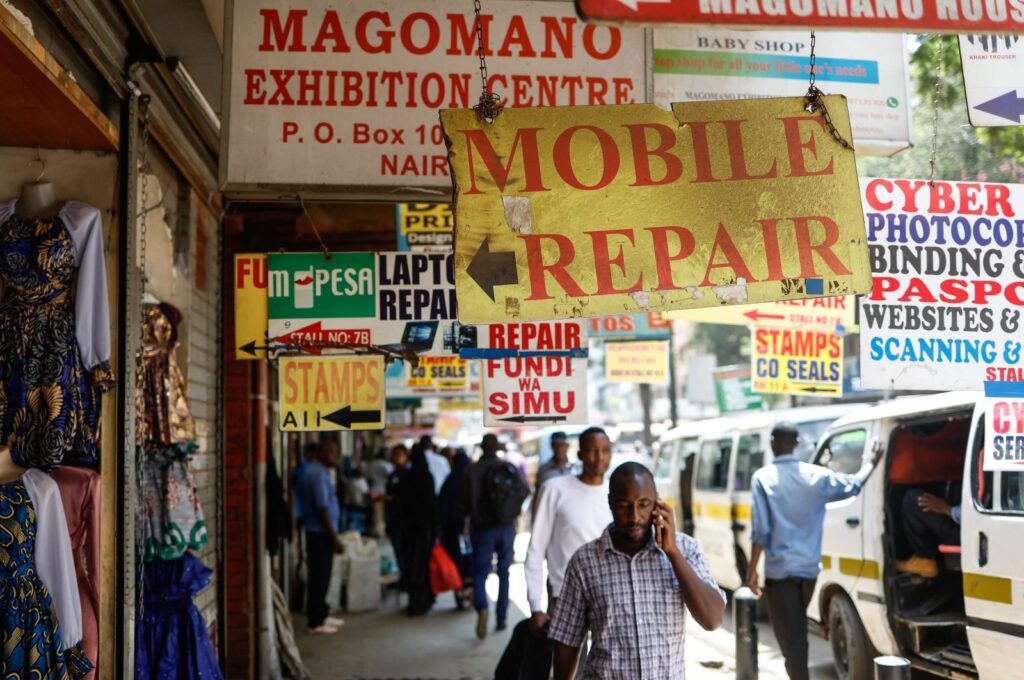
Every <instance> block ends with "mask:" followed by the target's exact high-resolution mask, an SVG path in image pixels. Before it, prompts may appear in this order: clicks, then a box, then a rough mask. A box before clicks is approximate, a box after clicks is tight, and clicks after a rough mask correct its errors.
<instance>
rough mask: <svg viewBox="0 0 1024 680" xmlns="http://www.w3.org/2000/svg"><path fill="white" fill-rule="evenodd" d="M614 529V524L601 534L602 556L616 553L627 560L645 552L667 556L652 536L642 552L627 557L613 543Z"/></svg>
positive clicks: (641, 549)
mask: <svg viewBox="0 0 1024 680" xmlns="http://www.w3.org/2000/svg"><path fill="white" fill-rule="evenodd" d="M614 528H615V524H614V523H612V524H609V525H608V526H607V527H605V530H604V531H603V532H602V533H601V538H600V541H601V553H602V554H604V553H608V552H612V553H615V554H617V555H622V556H623V557H626V558H629V559H634V558H635V557H636V556H637V555H641V554H643V553H645V552H648V551H651V550H653V551H655V552H659V553H661V554H665V551H664V550H662V549H661V546H660V545H658V544H657V543H656V542H655V541H654V536H653V535H652V536H650V537H648V539H647V543H645V544H644V547H642V548H640V550H639V551H637V553H636V555H633V556H632V557H631V556H629V555H627V554H626V553H624V552H622V551H621V550H619V549H618V548H616V547H615V544H614V543H613V542H612V529H614Z"/></svg>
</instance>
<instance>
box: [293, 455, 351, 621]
mask: <svg viewBox="0 0 1024 680" xmlns="http://www.w3.org/2000/svg"><path fill="white" fill-rule="evenodd" d="M337 465H338V444H337V442H334V441H322V442H320V447H319V449H317V455H316V460H314V461H312V462H310V463H309V465H307V466H306V469H305V471H304V472H303V473H302V480H301V482H300V483H299V490H300V493H299V499H300V503H301V506H302V507H301V509H302V528H303V530H304V531H305V532H306V565H307V574H308V577H307V585H306V623H307V625H308V626H309V632H310V633H312V634H313V635H330V634H331V633H336V632H338V628H339V627H340V626H341V625H342V624H344V621H342V620H341V619H336V618H334V617H333V616H329V614H330V611H331V610H330V608H329V607H328V606H327V588H328V586H329V585H330V582H331V568H332V567H333V565H334V554H335V553H340V552H341V550H342V545H341V538H340V537H339V536H338V516H339V508H338V494H337V492H336V491H335V489H334V481H333V480H332V479H331V469H332V468H335V467H337Z"/></svg>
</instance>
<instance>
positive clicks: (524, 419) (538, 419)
mask: <svg viewBox="0 0 1024 680" xmlns="http://www.w3.org/2000/svg"><path fill="white" fill-rule="evenodd" d="M498 420H500V421H502V422H503V423H546V422H552V423H557V422H559V421H562V420H565V416H512V417H511V418H498Z"/></svg>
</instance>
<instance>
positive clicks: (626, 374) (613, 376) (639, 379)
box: [604, 340, 668, 384]
mask: <svg viewBox="0 0 1024 680" xmlns="http://www.w3.org/2000/svg"><path fill="white" fill-rule="evenodd" d="M604 365H605V377H606V378H607V379H608V382H630V383H659V384H663V383H667V382H668V341H667V340H648V341H642V342H608V343H605V357H604Z"/></svg>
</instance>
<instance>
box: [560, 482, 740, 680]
mask: <svg viewBox="0 0 1024 680" xmlns="http://www.w3.org/2000/svg"><path fill="white" fill-rule="evenodd" d="M608 505H609V507H610V508H611V512H612V523H611V524H610V525H609V526H608V528H606V529H605V530H604V533H602V534H601V537H600V538H598V539H597V540H595V541H591V542H590V543H586V544H584V545H583V547H581V548H580V549H579V550H578V551H577V552H576V554H575V555H573V557H572V559H571V560H569V565H568V567H566V571H565V581H564V583H563V584H562V592H561V595H560V597H559V598H558V603H557V605H556V606H555V616H554V618H553V619H552V621H551V628H550V630H549V631H548V638H549V639H551V640H554V641H555V642H556V643H558V644H557V646H556V648H555V664H554V665H555V680H570V679H571V678H572V677H573V675H574V673H575V671H576V665H577V663H578V662H579V654H580V646H581V645H582V644H583V640H584V638H585V637H586V634H587V631H588V630H590V632H591V633H592V645H591V648H590V653H589V654H588V655H587V662H586V667H585V670H584V674H583V678H584V680H588V679H593V680H598V679H600V680H669V679H672V680H674V679H675V678H683V677H685V672H686V671H685V660H684V657H683V642H684V639H685V629H684V626H685V621H686V611H687V609H689V611H690V614H691V616H693V618H694V620H695V621H696V622H697V623H698V624H700V626H701V627H702V628H704V629H705V630H714V629H715V628H718V627H719V626H720V625H721V624H722V615H723V613H724V612H725V594H724V593H722V591H721V590H720V589H719V588H718V586H717V585H715V583H714V581H713V580H712V579H711V576H710V574H709V573H708V562H707V558H706V557H705V556H704V554H703V553H702V552H701V551H700V549H699V548H698V547H697V542H696V541H695V540H693V539H692V538H690V537H689V536H686V535H685V534H682V533H678V532H676V527H675V518H674V516H673V513H672V510H671V508H669V507H668V505H667V504H666V503H665V502H664V501H662V500H660V499H659V498H658V493H657V491H656V489H655V486H654V478H653V477H652V476H651V472H650V470H648V469H647V468H645V467H644V466H642V465H640V464H638V463H624V464H622V465H620V466H619V467H617V468H616V469H615V472H613V473H612V476H611V481H610V483H609V493H608Z"/></svg>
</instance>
